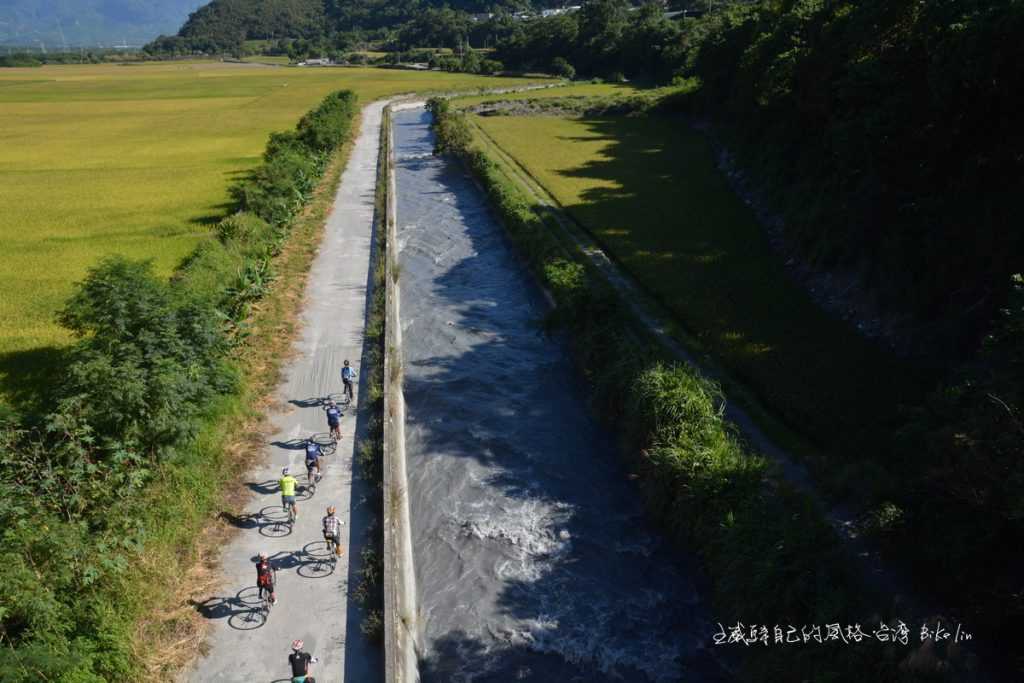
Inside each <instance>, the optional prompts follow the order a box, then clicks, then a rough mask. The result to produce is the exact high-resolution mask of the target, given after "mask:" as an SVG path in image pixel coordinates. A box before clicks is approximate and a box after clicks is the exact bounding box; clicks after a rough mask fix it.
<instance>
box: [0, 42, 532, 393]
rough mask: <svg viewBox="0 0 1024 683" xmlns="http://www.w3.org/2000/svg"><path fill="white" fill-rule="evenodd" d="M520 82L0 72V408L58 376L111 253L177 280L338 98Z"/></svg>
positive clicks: (307, 74) (71, 69)
mask: <svg viewBox="0 0 1024 683" xmlns="http://www.w3.org/2000/svg"><path fill="white" fill-rule="evenodd" d="M523 82H524V81H523V80H522V79H499V78H484V77H478V76H470V75H466V74H448V73H433V72H432V73H418V72H412V71H397V70H379V69H287V70H286V69H274V68H266V67H261V66H257V65H241V64H225V63H219V62H165V63H155V64H145V65H143V66H136V67H134V68H131V69H128V68H124V67H121V66H118V65H87V66H46V67H42V68H32V69H4V70H3V72H2V73H0V186H2V187H3V188H4V195H3V196H4V199H3V208H4V210H3V211H2V212H0V243H2V244H3V245H4V247H5V251H6V258H5V259H4V260H3V262H2V264H0V293H2V296H0V402H10V403H15V404H17V403H19V402H21V401H23V400H30V398H31V396H30V395H31V394H32V393H33V391H34V387H35V386H36V385H38V384H39V383H45V382H47V381H50V379H51V378H49V377H48V375H47V373H48V371H49V370H50V369H51V368H52V367H53V360H54V358H55V354H56V352H57V351H56V350H57V349H59V348H61V347H63V346H65V345H66V344H67V343H68V341H69V339H68V336H67V333H66V332H65V331H64V330H63V329H61V328H60V327H59V326H58V325H57V324H56V322H55V319H54V315H55V313H56V311H57V310H58V309H59V308H60V307H61V305H62V304H63V302H64V300H65V298H66V297H67V296H68V294H69V293H70V292H71V287H72V284H73V283H74V282H76V281H77V280H79V279H81V278H82V276H83V275H84V274H85V271H86V268H88V267H89V266H91V265H93V264H95V263H96V262H97V261H98V260H99V259H100V258H101V257H103V256H105V255H108V254H114V253H117V254H123V255H125V256H130V257H145V258H152V259H154V261H155V264H156V268H157V271H158V272H160V273H162V274H165V275H169V274H170V273H171V272H172V270H173V269H174V267H175V266H176V265H178V264H179V263H180V262H181V260H182V259H183V258H184V257H185V256H186V255H187V254H189V253H190V252H191V251H192V250H193V249H194V248H195V247H196V245H197V244H199V243H200V242H201V241H202V240H204V239H207V238H208V236H209V234H210V227H211V224H212V222H213V221H214V220H215V219H216V218H218V217H220V216H221V215H222V214H223V213H224V212H225V210H226V209H227V208H228V196H227V186H228V184H229V183H230V182H231V181H232V180H233V179H235V178H237V177H238V176H239V175H240V174H242V173H244V172H245V171H246V170H247V169H249V168H251V167H253V166H254V165H256V164H257V163H258V161H259V158H260V155H261V154H262V152H263V148H264V145H265V143H266V139H267V135H268V134H269V133H270V132H272V131H277V130H287V129H290V128H292V127H293V126H294V125H295V122H296V120H297V119H298V118H299V117H300V116H301V115H302V114H303V113H305V112H306V111H307V110H309V109H310V108H311V107H313V106H314V105H315V104H317V103H318V102H319V101H320V100H321V99H322V98H323V97H324V95H326V94H327V93H328V92H330V91H333V90H338V89H342V88H351V89H353V90H355V91H356V92H357V93H358V94H359V96H360V99H361V101H362V102H364V103H366V102H369V101H371V100H373V99H375V98H378V97H382V96H385V95H388V94H394V93H398V92H410V91H416V90H421V91H428V90H435V89H436V90H448V89H462V88H466V89H469V88H477V87H498V86H502V85H511V84H520V83H523Z"/></svg>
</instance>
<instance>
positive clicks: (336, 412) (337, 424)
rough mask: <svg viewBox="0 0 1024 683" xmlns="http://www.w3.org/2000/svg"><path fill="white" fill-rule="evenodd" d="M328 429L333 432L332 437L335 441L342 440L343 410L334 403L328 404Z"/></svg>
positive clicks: (326, 410) (329, 402)
mask: <svg viewBox="0 0 1024 683" xmlns="http://www.w3.org/2000/svg"><path fill="white" fill-rule="evenodd" d="M325 412H326V413H327V427H328V428H329V429H330V430H331V436H332V437H334V440H335V441H340V440H341V409H340V408H338V404H336V403H335V402H334V401H328V402H327V408H326V409H325Z"/></svg>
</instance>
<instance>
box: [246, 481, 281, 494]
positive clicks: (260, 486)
mask: <svg viewBox="0 0 1024 683" xmlns="http://www.w3.org/2000/svg"><path fill="white" fill-rule="evenodd" d="M245 485H246V486H248V487H249V490H250V491H253V492H255V493H258V494H260V495H263V496H269V495H270V494H272V493H280V491H281V486H280V484H278V483H277V481H276V480H274V479H268V480H267V481H258V482H257V481H247V482H245Z"/></svg>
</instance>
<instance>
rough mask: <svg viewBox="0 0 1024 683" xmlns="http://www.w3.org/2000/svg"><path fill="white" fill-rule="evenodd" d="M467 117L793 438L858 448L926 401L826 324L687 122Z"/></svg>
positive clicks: (861, 343) (901, 370)
mask: <svg viewBox="0 0 1024 683" xmlns="http://www.w3.org/2000/svg"><path fill="white" fill-rule="evenodd" d="M559 90H560V89H555V90H550V91H543V95H548V96H553V95H554V94H555V93H557V92H558V91H559ZM537 94H538V95H539V94H540V93H537ZM534 96H535V93H530V94H529V95H525V94H524V95H520V97H530V98H533V97H534ZM460 101H464V100H460ZM472 120H473V121H474V122H475V124H476V125H477V126H478V127H479V128H480V129H482V131H484V133H486V135H485V136H483V137H482V138H481V140H482V141H485V142H487V144H497V146H498V147H500V148H501V149H503V150H504V151H505V152H506V153H508V154H509V155H510V156H511V157H513V158H514V159H515V161H516V162H518V164H519V165H520V166H521V167H522V168H523V169H524V170H525V171H526V172H527V173H529V174H530V175H531V176H532V177H533V178H535V179H536V180H537V181H538V182H539V184H540V185H542V186H543V187H544V188H546V189H547V191H548V192H549V193H550V194H551V195H552V196H553V197H554V198H555V199H556V200H557V201H558V202H559V203H560V204H561V205H562V207H564V209H565V210H566V211H567V212H568V213H569V215H570V216H572V217H573V218H574V219H575V220H576V221H577V222H578V223H580V224H581V225H582V226H583V227H584V228H586V229H587V230H588V232H590V233H591V234H592V235H593V236H594V237H595V238H596V239H597V240H598V241H599V242H600V243H601V244H602V245H603V246H604V248H605V249H606V250H607V251H608V252H609V253H610V254H611V255H612V256H613V257H614V258H615V259H616V260H618V261H619V262H620V263H621V264H622V265H623V266H624V267H625V268H626V269H627V270H629V271H630V272H631V273H632V274H633V276H634V277H635V278H636V279H637V280H638V281H639V282H640V283H641V285H642V286H644V288H645V289H646V290H647V291H648V292H650V293H651V294H653V295H654V296H655V297H656V298H657V299H659V300H660V301H661V302H662V304H664V305H665V307H666V308H668V309H669V310H670V311H671V312H672V313H673V314H674V317H675V319H676V320H677V321H678V322H680V323H681V324H682V325H681V327H682V329H685V330H686V333H687V334H686V336H687V337H688V338H689V339H691V340H695V341H696V345H697V347H698V348H699V349H700V350H702V351H705V352H710V354H711V355H712V356H713V357H714V358H715V359H716V360H717V361H718V362H719V363H720V364H722V365H724V366H725V367H727V368H728V369H729V371H730V374H731V375H732V376H734V377H735V378H736V379H738V380H739V381H741V382H742V383H743V384H744V385H746V386H747V387H750V388H752V389H753V390H754V391H755V393H756V394H757V395H758V396H759V398H760V399H761V402H762V403H764V404H766V405H768V406H771V407H772V410H773V412H775V413H776V414H779V415H781V416H782V417H783V418H784V419H785V421H786V422H788V423H790V424H791V425H792V426H795V427H797V428H798V431H800V432H802V433H804V434H807V435H810V436H812V437H814V440H815V441H817V442H818V443H827V444H839V447H840V448H841V449H843V450H856V449H857V448H859V444H870V438H871V437H870V435H872V434H877V433H878V431H879V430H886V429H888V428H890V426H891V425H892V424H893V423H894V420H895V419H896V414H897V413H896V411H897V404H898V403H899V402H900V401H901V400H906V399H910V398H911V397H914V396H916V395H917V392H918V391H920V386H921V385H920V381H921V378H920V377H919V376H918V375H917V373H915V372H913V371H912V370H910V369H908V368H907V367H905V365H904V364H901V363H899V362H897V360H896V359H895V358H893V357H891V356H890V354H888V353H887V352H885V351H883V350H882V349H879V348H877V347H876V346H874V345H873V344H872V343H870V342H868V341H867V340H865V339H864V338H862V337H860V336H859V335H858V334H856V333H855V331H854V330H852V328H850V327H848V326H847V324H846V323H843V322H841V321H838V320H836V319H833V318H831V317H829V316H828V315H826V314H825V313H824V312H823V311H821V309H819V308H818V307H817V305H816V304H815V303H814V302H813V301H812V300H811V298H810V296H808V294H807V293H806V292H805V291H804V290H803V289H802V288H801V287H800V286H799V285H798V284H797V283H796V282H795V281H794V280H793V279H792V278H791V277H790V276H789V274H788V273H787V271H786V269H785V267H784V265H783V263H782V260H781V259H780V258H779V257H778V256H777V255H776V254H775V252H774V251H773V250H772V248H771V246H770V245H769V243H768V240H767V237H766V235H765V234H764V231H763V230H762V229H761V228H760V226H759V224H758V223H757V220H756V218H755V216H754V214H753V212H752V211H751V210H750V209H749V208H748V207H747V206H746V205H745V204H744V203H743V202H742V201H741V200H740V199H739V198H738V197H737V196H736V195H735V194H734V193H733V192H732V190H731V189H730V187H729V185H728V183H727V182H726V180H725V178H724V177H723V176H722V174H721V173H719V172H718V169H717V167H716V164H715V159H714V154H713V150H712V148H711V145H710V143H709V142H708V141H707V140H706V138H705V137H704V136H703V135H701V134H699V133H697V132H696V131H694V130H693V129H692V128H690V127H689V126H688V125H686V123H685V122H683V121H681V120H680V119H673V118H669V117H663V116H639V117H631V116H626V117H616V116H609V117H592V118H571V117H557V116H474V117H472ZM488 138H489V141H488Z"/></svg>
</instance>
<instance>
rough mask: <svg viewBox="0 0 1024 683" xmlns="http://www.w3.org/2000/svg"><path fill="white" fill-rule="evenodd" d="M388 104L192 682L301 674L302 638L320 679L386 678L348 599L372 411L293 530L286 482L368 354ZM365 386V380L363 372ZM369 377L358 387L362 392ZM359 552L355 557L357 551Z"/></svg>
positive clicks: (362, 155)
mask: <svg viewBox="0 0 1024 683" xmlns="http://www.w3.org/2000/svg"><path fill="white" fill-rule="evenodd" d="M384 105H385V103H384V102H374V103H372V104H370V105H368V106H366V107H365V108H364V109H363V112H362V120H361V128H360V130H359V134H358V138H357V140H356V143H355V146H354V147H353V149H352V154H351V157H350V158H349V160H348V164H347V166H346V168H345V171H344V174H343V175H342V178H341V184H340V186H339V188H338V193H337V196H336V198H335V201H334V208H333V210H332V212H331V215H330V216H329V217H328V220H327V227H326V231H325V234H324V238H323V243H322V244H321V246H320V252H319V253H318V254H317V257H316V259H315V261H314V263H313V266H312V269H311V270H310V273H309V281H308V283H307V285H306V292H305V303H304V307H303V311H302V315H301V318H300V329H301V332H300V336H299V338H298V340H297V341H296V342H295V345H294V348H293V351H294V355H293V357H292V358H291V359H290V360H289V361H288V363H287V364H286V366H285V368H284V372H283V374H282V378H283V379H282V383H281V385H280V387H279V388H278V390H277V394H276V399H277V400H276V405H275V408H274V413H273V414H272V415H271V424H272V426H273V428H272V435H271V437H270V438H269V439H268V443H267V445H266V448H265V457H264V458H263V459H262V461H261V462H260V463H259V464H257V465H256V466H255V467H254V468H253V469H252V470H251V471H250V472H249V473H248V479H247V482H248V485H249V487H250V489H252V491H253V495H252V499H251V501H250V502H249V504H248V505H247V506H246V510H245V513H246V514H245V515H243V516H242V517H241V519H240V521H239V523H238V526H239V527H241V531H240V533H238V534H237V535H236V536H235V538H234V539H233V540H232V541H231V543H230V544H229V545H228V546H227V547H225V548H224V549H223V553H222V557H221V567H222V569H221V571H222V579H223V580H222V583H221V590H220V593H219V595H217V596H212V597H211V598H210V599H209V600H207V601H206V603H204V605H203V606H201V607H200V611H201V612H202V613H203V614H204V616H206V617H207V618H209V619H211V620H212V621H213V629H212V633H211V635H210V637H209V639H208V641H207V650H206V652H205V655H204V656H203V657H201V658H200V659H199V660H198V661H197V662H196V664H195V666H194V667H193V669H192V670H191V671H190V672H189V673H188V674H187V675H186V676H185V678H184V680H188V681H196V682H198V681H266V682H268V683H269V682H271V681H277V682H284V681H290V680H291V671H290V668H289V666H288V661H287V656H288V654H289V652H290V645H291V642H292V640H294V639H296V638H300V639H302V640H303V641H305V645H306V647H305V649H306V651H308V652H310V653H311V654H313V656H315V657H318V658H319V660H320V661H319V663H318V664H316V665H315V666H314V667H313V670H312V674H313V675H314V676H315V677H316V679H317V680H318V681H320V682H321V683H326V682H327V681H330V682H331V683H334V682H336V681H359V682H360V683H363V682H370V681H374V680H380V679H381V677H382V675H381V669H382V657H381V652H380V649H379V648H378V647H376V646H373V645H370V644H369V643H367V642H366V641H365V639H364V638H363V636H362V633H361V632H360V630H359V619H360V612H361V611H360V609H359V608H358V606H356V605H354V604H353V601H350V600H349V599H348V589H349V587H353V588H354V587H355V585H356V583H357V574H356V570H357V569H358V567H357V562H358V558H359V553H360V550H361V543H362V538H363V533H362V530H363V529H364V528H365V526H366V523H367V519H368V518H369V516H370V512H371V511H370V510H368V509H366V505H365V503H364V500H365V497H366V493H367V492H366V491H365V490H364V489H365V488H366V485H365V484H364V483H363V482H362V481H361V480H358V479H356V480H353V477H352V456H353V450H354V449H353V445H354V444H355V443H356V442H357V441H358V440H359V439H360V438H361V436H362V432H363V431H365V429H366V424H365V421H366V417H365V416H364V415H362V414H361V413H360V412H358V411H356V410H355V409H354V408H353V407H346V408H345V410H344V413H345V414H344V417H343V418H342V421H341V432H342V439H341V441H340V442H339V444H338V448H337V451H336V452H335V453H334V454H332V455H330V456H328V457H326V458H325V460H326V471H325V476H324V478H323V480H322V481H321V482H320V484H319V486H318V487H317V490H316V492H315V494H312V495H311V494H310V493H309V492H304V491H303V490H302V489H301V486H300V490H299V496H298V507H299V517H298V519H297V520H296V522H295V524H294V527H293V528H289V526H288V525H287V524H286V523H283V522H282V521H281V520H282V518H285V517H286V516H285V514H284V511H283V508H282V507H281V498H280V494H279V491H278V484H277V481H278V479H279V478H280V476H281V468H282V467H283V466H285V465H290V466H291V468H292V472H293V473H296V476H297V478H298V479H299V481H300V485H302V484H304V482H305V466H304V464H303V461H304V450H303V447H302V444H301V441H300V440H301V439H304V438H306V437H308V436H310V435H312V434H315V433H320V435H321V438H323V439H324V440H326V431H327V421H326V419H325V417H324V413H323V410H322V407H321V401H322V399H324V398H325V397H327V396H329V395H331V394H336V395H337V398H340V392H341V389H342V387H341V379H340V372H341V367H342V361H343V360H345V359H348V360H350V361H351V363H352V365H353V366H355V367H356V368H357V369H358V367H359V366H360V358H361V356H362V354H363V327H364V323H365V318H366V304H367V295H368V288H369V285H370V279H369V265H370V255H371V248H372V234H373V231H372V227H373V212H374V190H375V183H376V171H377V156H378V143H379V134H380V125H381V113H382V110H383V108H384ZM359 384H360V385H362V379H360V382H359ZM359 391H360V387H357V389H356V401H357V402H358V398H359ZM327 505H335V506H337V508H338V516H339V517H341V519H342V520H343V521H344V522H345V526H344V527H343V529H342V543H343V544H344V546H345V548H344V553H343V555H342V556H341V557H340V558H338V560H337V563H336V565H332V563H331V562H330V561H329V554H328V553H327V552H326V549H325V547H324V542H323V537H322V535H321V533H320V520H321V518H322V517H323V515H324V510H325V507H326V506H327ZM260 551H266V552H267V553H268V554H269V555H270V557H271V559H272V561H273V563H274V565H275V567H276V568H277V595H278V600H279V602H278V604H277V606H275V607H274V608H273V609H272V611H271V612H270V614H269V616H268V617H267V618H266V619H264V617H263V615H262V614H261V613H260V612H259V611H257V610H256V609H255V608H256V607H258V603H259V600H258V595H257V590H256V587H255V579H256V572H255V564H254V562H255V558H256V557H257V555H258V553H259V552H260ZM351 558H355V560H353V561H352V562H351V563H350V559H351Z"/></svg>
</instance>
